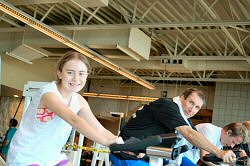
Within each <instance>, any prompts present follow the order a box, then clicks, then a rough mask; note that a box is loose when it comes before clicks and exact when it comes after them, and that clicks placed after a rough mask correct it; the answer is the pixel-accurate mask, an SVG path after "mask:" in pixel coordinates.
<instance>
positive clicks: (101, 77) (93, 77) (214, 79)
mask: <svg viewBox="0 0 250 166" xmlns="http://www.w3.org/2000/svg"><path fill="white" fill-rule="evenodd" d="M89 78H90V79H113V80H123V79H125V77H122V76H92V75H90V76H89ZM142 78H143V79H147V80H151V81H159V80H161V81H205V82H238V83H250V79H247V78H246V79H240V78H190V77H151V76H146V77H142Z"/></svg>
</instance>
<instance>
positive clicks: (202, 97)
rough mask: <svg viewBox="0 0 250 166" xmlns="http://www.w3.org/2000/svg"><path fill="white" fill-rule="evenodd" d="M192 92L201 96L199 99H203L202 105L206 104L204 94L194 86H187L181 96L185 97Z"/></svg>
mask: <svg viewBox="0 0 250 166" xmlns="http://www.w3.org/2000/svg"><path fill="white" fill-rule="evenodd" d="M193 93H197V95H198V96H199V97H200V98H201V100H202V101H203V105H205V104H206V97H205V94H204V93H203V92H202V91H201V90H199V89H196V88H187V89H186V90H185V91H184V92H183V93H182V95H183V97H184V98H185V99H186V98H187V97H188V96H190V95H191V94H193Z"/></svg>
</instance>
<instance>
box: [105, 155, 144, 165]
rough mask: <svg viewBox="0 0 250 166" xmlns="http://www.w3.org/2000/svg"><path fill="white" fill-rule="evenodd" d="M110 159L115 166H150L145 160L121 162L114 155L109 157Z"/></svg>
mask: <svg viewBox="0 0 250 166" xmlns="http://www.w3.org/2000/svg"><path fill="white" fill-rule="evenodd" d="M109 159H110V161H111V162H112V164H113V166H135V165H136V166H149V163H147V162H145V161H143V160H121V159H119V158H117V157H116V156H114V155H113V154H110V155H109Z"/></svg>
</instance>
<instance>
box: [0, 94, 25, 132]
mask: <svg viewBox="0 0 250 166" xmlns="http://www.w3.org/2000/svg"><path fill="white" fill-rule="evenodd" d="M20 100H21V98H15V97H1V102H0V137H2V136H3V135H5V133H6V131H7V129H8V124H9V121H10V119H11V118H13V116H14V114H15V112H16V110H17V107H18V104H19V102H20ZM23 105H24V101H23V100H22V102H21V104H20V107H19V109H18V112H17V114H16V117H15V119H17V120H18V122H20V120H21V117H22V112H23Z"/></svg>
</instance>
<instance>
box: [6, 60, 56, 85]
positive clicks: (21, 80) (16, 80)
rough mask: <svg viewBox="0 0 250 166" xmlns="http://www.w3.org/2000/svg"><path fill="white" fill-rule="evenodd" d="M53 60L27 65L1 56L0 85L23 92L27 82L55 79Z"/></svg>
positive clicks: (36, 61) (38, 61) (37, 61)
mask: <svg viewBox="0 0 250 166" xmlns="http://www.w3.org/2000/svg"><path fill="white" fill-rule="evenodd" d="M55 73H56V68H55V60H45V59H39V60H35V61H33V64H27V63H25V62H22V61H19V60H17V59H15V58H12V57H10V56H6V55H3V56H2V84H3V85H6V86H9V87H12V88H15V89H18V90H23V86H24V84H26V83H27V81H51V80H54V79H55Z"/></svg>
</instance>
